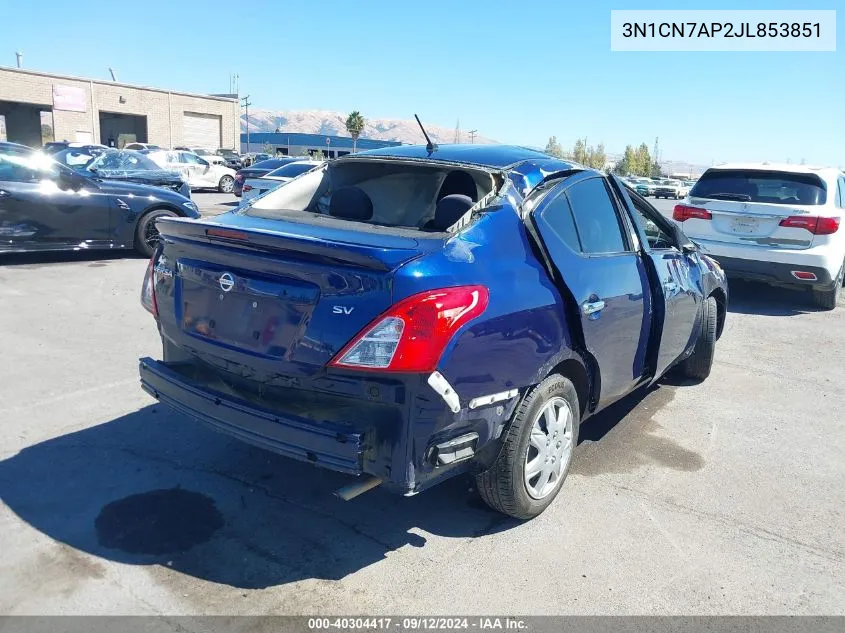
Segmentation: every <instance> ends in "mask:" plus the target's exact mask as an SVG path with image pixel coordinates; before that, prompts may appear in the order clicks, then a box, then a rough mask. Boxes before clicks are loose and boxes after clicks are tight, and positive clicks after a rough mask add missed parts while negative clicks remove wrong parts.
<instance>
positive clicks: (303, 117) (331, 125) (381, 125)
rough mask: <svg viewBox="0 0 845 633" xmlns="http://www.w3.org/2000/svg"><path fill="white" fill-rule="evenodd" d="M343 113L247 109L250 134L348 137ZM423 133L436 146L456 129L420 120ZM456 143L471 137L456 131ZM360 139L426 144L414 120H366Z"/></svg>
mask: <svg viewBox="0 0 845 633" xmlns="http://www.w3.org/2000/svg"><path fill="white" fill-rule="evenodd" d="M346 117H347V115H346V114H343V113H341V112H332V111H329V110H301V111H291V110H250V112H249V131H250V133H252V132H275V131H277V130H278V131H279V132H291V133H294V132H299V133H303V134H323V135H326V136H349V133H348V132H347V131H346ZM423 125H425V130H426V132H428V135H429V136H430V137H431V140H432V141H434V142H435V143H440V144H446V143H454V142H455V133H456V131H455V128H446V127H442V126H439V125H433V124H431V123H428V122H426V121H423ZM246 126H247V121H246V115H245V114H243V113H242V114H241V132H246ZM458 135H459V138H458V141H459V142H461V143H469V142H470V135H469V134H468V133H467V132H466V131H461V130H458ZM361 138H371V139H377V140H380V141H399V142H402V143H414V144H419V143H425V138H424V137H423V135H422V132H420V127H419V126H418V125H417V122H416V121H415V120H414V119H407V120H406V119H366V125H365V126H364V130H363V131H362V132H361ZM475 142H476V143H495V142H496V141H494V140H493V139H490V138H487V137H484V136H478V135H477V134H476V135H475Z"/></svg>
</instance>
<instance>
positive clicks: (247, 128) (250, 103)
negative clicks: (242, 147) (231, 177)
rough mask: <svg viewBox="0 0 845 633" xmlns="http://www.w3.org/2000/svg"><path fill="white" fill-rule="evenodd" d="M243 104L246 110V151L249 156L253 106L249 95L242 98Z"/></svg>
mask: <svg viewBox="0 0 845 633" xmlns="http://www.w3.org/2000/svg"><path fill="white" fill-rule="evenodd" d="M241 101H242V102H243V107H244V108H246V151H247V154H248V153H249V106H251V105H252V102H250V100H249V95H247V96H245V97H243V98H241Z"/></svg>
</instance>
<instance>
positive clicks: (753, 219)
mask: <svg viewBox="0 0 845 633" xmlns="http://www.w3.org/2000/svg"><path fill="white" fill-rule="evenodd" d="M843 216H845V175H843V173H842V172H841V171H839V170H838V169H832V168H816V167H807V166H804V165H773V164H768V163H761V164H758V163H753V164H735V165H721V166H719V167H711V168H710V169H708V170H707V171H706V172H704V175H702V176H701V178H700V179H699V180H698V182H697V183H696V184H695V185H694V186H693V188H692V189H691V190H690V192H689V195H688V196H687V198H686V199H685V200H684V201H683V203H682V204H678V205H676V206H675V210H674V212H673V214H672V217H673V218H674V219H675V221H677V222H683V226H684V232H685V233H686V234H687V235H688V236H689V237H690V238H692V239H693V240H694V241H695V242H697V243H698V244H700V245H701V247H702V249H703V251H704V252H705V253H706V254H707V255H710V256H712V257H714V258H715V259H716V260H718V262H719V263H720V264H721V266H722V267H723V268H724V269H725V271H726V272H727V273H728V275H732V276H735V277H740V278H746V279H753V280H758V281H764V282H767V283H771V284H776V285H785V286H803V287H806V288H809V289H811V290H812V293H813V298H814V300H815V303H816V304H817V305H818V306H820V307H822V308H825V309H828V310H832V309H833V308H834V307H836V303H837V301H838V299H839V296H840V294H841V289H842V280H843V275H845V228H843V227H842V226H841V223H842V220H843Z"/></svg>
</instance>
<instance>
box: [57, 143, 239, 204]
mask: <svg viewBox="0 0 845 633" xmlns="http://www.w3.org/2000/svg"><path fill="white" fill-rule="evenodd" d="M53 150H54V151H53V152H52V154H51V156H52V158H53V159H54V160H56V161H57V162H59V163H62V164H64V165H67V166H68V167H71V168H72V169H76V170H86V171H89V172H92V171H97V170H100V169H107V170H109V171H114V170H120V171H124V172H133V173H132V174H131V175H132V176H133V177H136V178H140V179H142V180H143V181H144V182H147V184H159V183H158V182H152V180H155V181H161V184H163V185H164V186H167V187H171V188H172V184H173V183H172V182H171V181H172V180H173V179H174V178H178V179H179V180H180V181H181V182H184V184H185V186H184V187H183V188H182V189H183V193H185V194H186V195H187V196H188V197H190V191H191V190H198V189H216V190H217V191H219V192H221V193H231V192H232V191H233V190H234V185H235V174H236V172H235V170H234V169H232V168H231V167H229V166H228V164H227V161H226V160H225V159H224V157H223V156H221V155H218V154H214V153H211V152H208V151H207V150H203V149H200V148H197V149H189V148H186V147H177V148H174V149H172V150H167V149H163V148H161V147H159V146H157V145H152V144H147V143H130V144H128V145H127V146H126V147H125V148H123V149H122V150H117V149H113V148H109V147H104V146H102V145H82V144H69V145H68V146H67V147H64V148H61V149H56V148H53ZM156 172H167V173H156ZM125 175H129V174H125Z"/></svg>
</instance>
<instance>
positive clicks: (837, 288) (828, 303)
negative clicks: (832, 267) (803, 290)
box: [813, 263, 845, 310]
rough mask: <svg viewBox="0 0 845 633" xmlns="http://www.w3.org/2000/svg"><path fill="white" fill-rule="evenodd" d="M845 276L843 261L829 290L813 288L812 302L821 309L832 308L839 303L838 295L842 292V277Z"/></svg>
mask: <svg viewBox="0 0 845 633" xmlns="http://www.w3.org/2000/svg"><path fill="white" fill-rule="evenodd" d="M843 276H845V263H843V264H842V268H840V269H839V274H838V275H836V279H835V280H834V281H833V287H832V288H830V289H829V290H816V289H815V288H814V289H813V303H815V304H816V305H817V306H818V307H819V308H821V309H822V310H833V309H834V308H835V307H836V304H837V303H839V296H840V295H841V294H842V278H843Z"/></svg>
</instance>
